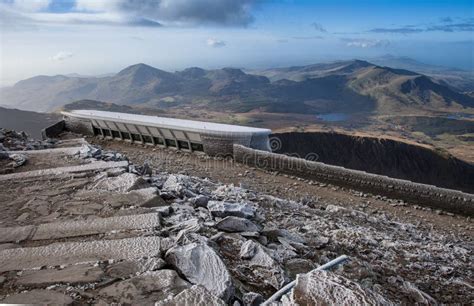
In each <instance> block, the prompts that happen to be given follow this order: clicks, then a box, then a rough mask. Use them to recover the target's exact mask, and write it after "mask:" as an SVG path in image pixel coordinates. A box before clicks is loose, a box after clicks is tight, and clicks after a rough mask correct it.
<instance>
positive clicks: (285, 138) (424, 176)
mask: <svg viewBox="0 0 474 306" xmlns="http://www.w3.org/2000/svg"><path fill="white" fill-rule="evenodd" d="M273 137H274V138H273V139H272V141H273V144H274V145H275V148H274V149H275V152H277V153H283V154H296V155H297V156H299V157H301V158H305V157H306V156H309V157H311V158H313V159H314V158H316V159H317V160H318V161H321V162H323V163H327V164H331V165H336V166H342V167H345V168H350V169H356V170H363V171H366V172H370V173H376V174H382V175H386V176H389V177H394V178H400V179H405V180H409V181H414V182H419V183H424V184H429V185H435V186H438V187H445V188H450V189H457V190H461V191H466V192H469V193H473V192H474V189H473V186H474V165H472V164H470V163H468V162H465V161H462V160H460V159H457V158H455V157H453V156H451V155H449V154H446V153H442V152H437V151H434V150H432V149H429V148H426V147H422V146H417V145H412V144H408V143H405V142H401V141H395V140H392V139H383V138H375V137H360V136H352V135H347V134H339V133H327V132H308V133H280V134H274V135H273Z"/></svg>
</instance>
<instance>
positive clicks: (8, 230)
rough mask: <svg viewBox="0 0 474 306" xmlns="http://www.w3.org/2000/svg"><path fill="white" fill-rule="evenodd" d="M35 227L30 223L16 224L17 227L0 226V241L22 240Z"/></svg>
mask: <svg viewBox="0 0 474 306" xmlns="http://www.w3.org/2000/svg"><path fill="white" fill-rule="evenodd" d="M34 229H35V227H34V226H32V225H27V226H17V227H1V228H0V243H3V242H15V241H23V240H25V239H27V238H28V237H29V236H30V235H31V234H32V233H33V230H34Z"/></svg>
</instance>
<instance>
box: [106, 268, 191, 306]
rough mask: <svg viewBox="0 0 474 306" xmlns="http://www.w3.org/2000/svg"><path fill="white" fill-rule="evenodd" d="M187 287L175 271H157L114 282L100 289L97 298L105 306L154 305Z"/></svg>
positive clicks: (185, 282)
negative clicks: (110, 305) (105, 305)
mask: <svg viewBox="0 0 474 306" xmlns="http://www.w3.org/2000/svg"><path fill="white" fill-rule="evenodd" d="M189 287H190V284H189V283H188V282H187V281H185V280H183V279H182V278H180V277H179V275H178V274H177V273H176V271H174V270H158V271H152V272H146V273H144V274H142V275H139V276H135V277H132V278H130V279H127V280H123V281H120V282H116V283H114V284H112V285H110V286H108V287H105V288H103V289H101V290H100V291H99V295H98V296H99V298H100V300H101V301H103V302H104V303H105V304H111V303H118V304H121V305H124V304H125V305H131V304H132V305H154V304H155V302H156V301H159V300H164V299H165V298H166V297H167V296H169V295H175V294H177V293H179V292H181V291H182V290H183V289H186V288H189Z"/></svg>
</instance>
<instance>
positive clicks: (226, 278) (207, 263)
mask: <svg viewBox="0 0 474 306" xmlns="http://www.w3.org/2000/svg"><path fill="white" fill-rule="evenodd" d="M165 260H166V261H167V262H168V263H169V264H171V265H173V266H174V267H176V269H177V270H179V272H180V273H182V274H183V275H184V276H185V277H186V278H187V279H188V280H189V281H190V282H191V283H193V284H198V285H202V286H204V287H205V288H206V289H207V290H209V292H211V293H212V294H214V295H216V296H217V297H219V298H221V299H223V300H224V301H226V302H228V301H229V300H230V298H231V297H232V295H233V294H234V286H233V284H232V278H231V276H230V274H229V272H228V271H227V268H226V266H225V264H224V262H223V261H222V260H221V258H220V257H219V256H218V255H217V254H216V252H215V251H214V250H213V249H212V248H210V247H209V246H208V245H206V244H203V243H191V244H187V245H184V246H178V247H174V248H171V249H170V250H168V252H166V256H165Z"/></svg>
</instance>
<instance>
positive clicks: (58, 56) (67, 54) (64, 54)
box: [49, 51, 74, 62]
mask: <svg viewBox="0 0 474 306" xmlns="http://www.w3.org/2000/svg"><path fill="white" fill-rule="evenodd" d="M73 55H74V54H72V53H71V52H65V51H60V52H58V53H57V54H56V55H54V56H51V57H50V58H49V59H50V60H52V61H56V62H62V61H64V60H66V59H68V58H71V57H72V56H73Z"/></svg>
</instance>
